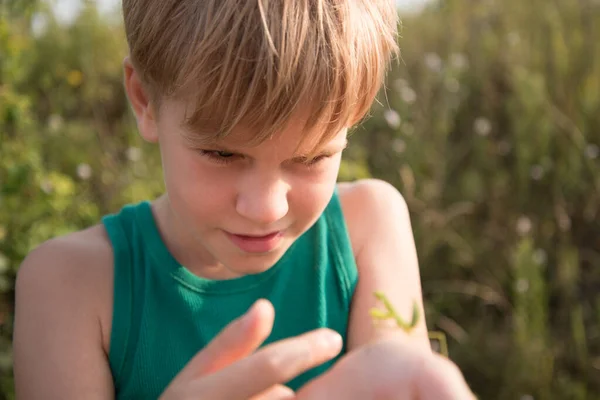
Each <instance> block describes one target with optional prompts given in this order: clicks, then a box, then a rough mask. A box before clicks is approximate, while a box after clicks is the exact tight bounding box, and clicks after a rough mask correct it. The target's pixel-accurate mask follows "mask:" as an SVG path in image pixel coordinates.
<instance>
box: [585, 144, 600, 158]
mask: <svg viewBox="0 0 600 400" xmlns="http://www.w3.org/2000/svg"><path fill="white" fill-rule="evenodd" d="M598 153H600V149H598V146H596V145H595V144H588V145H587V146H585V156H586V157H587V158H589V159H590V160H595V159H596V158H598Z"/></svg>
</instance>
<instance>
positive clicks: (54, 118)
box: [48, 114, 63, 132]
mask: <svg viewBox="0 0 600 400" xmlns="http://www.w3.org/2000/svg"><path fill="white" fill-rule="evenodd" d="M62 126H63V119H62V117H61V116H60V115H58V114H52V115H50V118H48V129H49V130H50V132H56V131H58V130H59V129H60V128H62Z"/></svg>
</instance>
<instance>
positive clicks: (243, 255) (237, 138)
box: [156, 102, 347, 275]
mask: <svg viewBox="0 0 600 400" xmlns="http://www.w3.org/2000/svg"><path fill="white" fill-rule="evenodd" d="M183 116H184V107H183V104H179V103H175V102H165V103H163V105H162V107H161V114H160V119H159V120H158V122H157V125H156V128H157V134H158V140H159V143H160V149H161V154H162V160H163V161H162V162H163V168H164V174H165V183H166V187H167V193H168V197H169V203H170V205H171V210H172V212H173V213H174V214H175V215H176V217H177V218H175V219H176V220H177V224H178V226H179V227H180V228H182V229H178V230H179V231H180V232H185V235H190V238H192V239H193V240H191V241H190V242H193V243H194V245H195V246H196V247H198V249H201V251H199V252H198V253H199V254H202V259H203V260H202V264H203V265H206V266H215V265H224V266H225V267H226V268H227V270H228V271H230V272H231V273H233V274H234V275H237V274H240V275H243V274H249V273H257V272H261V271H264V270H266V269H268V268H270V267H271V266H272V265H273V264H274V263H275V262H276V261H277V260H278V259H279V258H280V257H281V256H282V255H283V254H284V252H285V251H286V250H287V249H288V248H289V247H290V246H291V245H292V243H293V242H294V240H295V239H297V238H298V237H299V236H300V235H301V234H302V233H304V232H305V231H306V230H307V229H308V228H309V227H310V226H311V225H312V224H313V223H314V222H315V221H316V220H317V219H318V217H319V215H320V214H321V213H322V211H323V210H324V209H325V207H326V206H327V204H328V202H329V200H330V199H331V196H332V194H333V190H334V188H335V184H336V179H337V175H338V170H339V166H340V159H341V153H342V150H343V148H344V147H345V145H346V137H347V130H345V129H344V130H343V131H341V132H339V134H337V135H336V136H335V137H334V138H333V139H332V140H331V141H330V142H328V143H326V144H325V145H324V146H323V147H322V148H321V149H320V150H319V152H318V153H317V157H318V158H317V159H315V160H314V164H312V165H309V164H308V163H307V162H306V160H302V159H300V158H298V154H299V153H298V152H296V150H297V146H298V143H299V140H300V138H301V137H302V135H303V134H305V132H302V130H301V128H300V126H301V124H297V125H295V124H294V123H292V124H290V127H289V128H288V129H286V130H285V131H284V132H282V133H281V134H280V135H277V136H276V137H275V138H273V139H270V140H267V141H265V142H263V143H262V144H260V145H258V146H255V147H247V146H244V145H243V144H242V143H243V142H244V140H245V139H248V138H250V137H251V135H252V132H249V131H245V130H244V129H243V128H240V129H237V130H235V131H234V132H233V133H232V135H231V136H230V137H228V138H226V139H225V140H224V141H223V142H222V143H218V144H215V145H214V146H202V147H197V148H194V147H193V146H191V145H190V144H189V143H188V142H187V141H186V140H185V139H184V135H183V133H184V130H183V129H184V128H183V127H181V121H182V120H183V119H182V118H183ZM240 142H241V143H240ZM308 144H310V143H308ZM299 150H300V151H302V148H300V149H299ZM265 235H267V237H265ZM246 236H259V237H258V238H256V237H255V238H248V237H246Z"/></svg>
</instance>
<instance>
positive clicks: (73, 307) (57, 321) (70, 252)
mask: <svg viewBox="0 0 600 400" xmlns="http://www.w3.org/2000/svg"><path fill="white" fill-rule="evenodd" d="M77 235H79V234H75V237H73V236H71V237H66V238H60V239H54V240H51V241H49V242H47V243H44V244H43V245H41V246H40V247H39V248H37V249H35V250H34V251H33V252H32V253H31V254H30V255H29V256H28V257H27V258H26V259H25V261H24V262H23V264H22V265H21V267H20V269H19V272H18V276H17V282H16V309H15V329H14V340H13V348H14V373H15V387H16V396H17V399H19V400H20V399H24V400H37V399H44V400H53V399H83V398H85V399H90V400H94V399H98V400H99V399H103V400H104V399H112V398H114V388H113V383H112V377H111V372H110V369H109V364H108V359H107V355H106V352H105V350H104V348H103V346H102V343H103V338H102V336H103V334H102V330H101V324H100V317H99V315H100V313H99V310H100V308H101V305H100V303H99V299H100V296H99V288H101V287H102V286H103V284H102V282H106V277H105V276H104V277H100V275H99V273H100V272H102V271H100V269H98V268H96V267H98V265H99V263H103V262H106V261H107V256H108V259H110V254H111V253H112V252H110V251H109V254H106V252H105V251H104V254H99V253H98V246H97V245H96V244H94V243H89V240H86V238H85V234H84V235H83V238H82V237H77ZM103 272H104V273H105V272H106V268H104V271H103ZM105 306H106V305H105Z"/></svg>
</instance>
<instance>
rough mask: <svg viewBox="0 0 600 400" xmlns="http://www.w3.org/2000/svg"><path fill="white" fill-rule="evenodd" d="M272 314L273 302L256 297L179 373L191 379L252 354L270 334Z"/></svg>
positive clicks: (273, 312) (273, 316) (273, 314)
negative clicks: (253, 301) (252, 302)
mask: <svg viewBox="0 0 600 400" xmlns="http://www.w3.org/2000/svg"><path fill="white" fill-rule="evenodd" d="M274 318H275V311H274V310H273V305H272V304H271V303H270V302H269V301H268V300H264V299H261V300H258V301H257V302H256V303H254V305H253V306H252V307H251V308H250V309H249V310H248V311H247V312H246V314H244V315H242V316H241V317H240V318H238V319H236V320H235V321H233V322H231V323H230V324H229V325H227V326H226V327H225V328H224V329H223V330H222V331H221V332H220V333H219V334H218V335H217V336H216V337H215V338H214V339H213V340H212V341H211V342H210V343H209V344H208V345H207V346H206V347H205V348H204V349H203V350H201V351H200V352H199V353H198V354H197V355H196V356H194V358H192V360H191V361H190V362H189V363H188V364H187V365H186V367H185V369H184V370H183V371H182V372H181V375H182V376H185V377H186V378H189V379H193V378H195V377H198V376H201V375H206V374H210V373H212V372H215V371H218V370H220V369H222V368H225V367H227V366H228V365H230V364H232V363H234V362H235V361H237V360H240V359H242V358H244V357H247V356H248V355H250V354H252V353H253V352H254V351H255V350H256V349H257V348H258V347H259V346H260V345H261V344H262V343H263V342H264V341H265V339H266V338H267V337H268V336H269V335H270V333H271V329H272V328H273V320H274Z"/></svg>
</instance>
